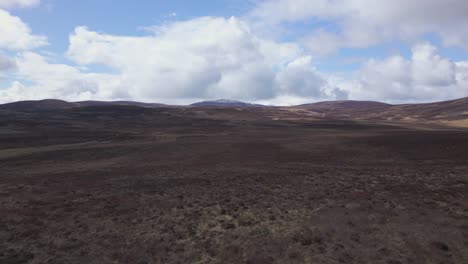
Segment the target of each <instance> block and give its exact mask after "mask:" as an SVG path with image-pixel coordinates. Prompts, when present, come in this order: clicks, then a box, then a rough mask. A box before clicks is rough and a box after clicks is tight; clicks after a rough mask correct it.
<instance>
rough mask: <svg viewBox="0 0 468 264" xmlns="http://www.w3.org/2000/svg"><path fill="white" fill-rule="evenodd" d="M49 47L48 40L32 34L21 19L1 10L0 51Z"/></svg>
mask: <svg viewBox="0 0 468 264" xmlns="http://www.w3.org/2000/svg"><path fill="white" fill-rule="evenodd" d="M44 45H47V38H46V37H44V36H37V35H33V34H32V33H31V29H30V28H29V27H28V25H26V24H25V23H24V22H23V21H21V19H20V18H19V17H16V16H13V15H11V14H10V13H8V12H7V11H5V10H2V9H0V49H1V48H4V49H10V50H28V49H33V48H37V47H41V46H44Z"/></svg>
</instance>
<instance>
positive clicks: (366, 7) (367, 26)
mask: <svg viewBox="0 0 468 264" xmlns="http://www.w3.org/2000/svg"><path fill="white" fill-rule="evenodd" d="M467 11H468V1H465V0H446V1H440V0H412V1H407V0H382V1H374V0H335V1H329V0H267V1H263V2H261V3H260V4H259V5H258V6H257V7H256V8H255V9H254V10H253V11H252V12H251V13H250V14H249V18H250V19H251V20H252V21H253V22H254V23H257V24H261V25H263V26H265V25H266V26H271V25H278V24H281V23H282V22H297V21H304V20H308V19H314V20H316V21H322V22H326V23H327V24H332V25H336V27H337V28H338V30H334V31H333V32H331V31H327V30H326V29H322V30H314V31H313V32H310V35H309V36H308V37H306V38H304V44H305V45H306V46H308V47H310V48H311V50H312V51H313V52H319V53H329V52H330V49H331V47H334V48H339V47H354V48H361V47H368V46H371V45H375V44H379V43H382V42H385V41H392V40H395V39H400V40H409V41H412V40H415V39H417V38H418V37H420V36H422V35H423V34H426V33H434V34H437V35H438V36H439V37H440V38H441V39H442V41H443V43H444V44H445V45H447V46H460V47H464V48H467V49H468V28H467V27H466V25H467V24H468V16H466V13H467ZM268 28H269V27H268ZM323 40H325V41H326V43H328V44H329V45H324V46H323V48H324V49H325V51H321V50H320V49H318V45H320V44H318V43H319V41H323Z"/></svg>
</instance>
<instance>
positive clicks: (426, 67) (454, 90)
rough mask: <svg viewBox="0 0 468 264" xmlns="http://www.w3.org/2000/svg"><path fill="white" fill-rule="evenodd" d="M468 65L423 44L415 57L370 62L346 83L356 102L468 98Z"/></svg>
mask: <svg viewBox="0 0 468 264" xmlns="http://www.w3.org/2000/svg"><path fill="white" fill-rule="evenodd" d="M467 66H468V63H467V62H453V61H451V60H449V59H447V58H444V57H441V56H440V55H439V54H438V50H437V48H436V47H434V46H433V45H431V44H429V43H420V44H417V45H415V46H414V47H413V48H412V56H411V58H410V59H405V58H404V57H402V56H391V57H389V58H387V59H384V60H374V59H372V60H369V61H367V62H366V63H365V65H364V66H363V67H362V69H360V70H359V71H358V73H357V77H356V78H355V79H354V80H344V81H343V83H342V87H346V90H348V91H349V93H350V96H351V97H352V98H354V99H364V100H369V99H373V100H384V101H388V102H411V101H435V100H446V99H453V98H459V97H464V96H468V72H467Z"/></svg>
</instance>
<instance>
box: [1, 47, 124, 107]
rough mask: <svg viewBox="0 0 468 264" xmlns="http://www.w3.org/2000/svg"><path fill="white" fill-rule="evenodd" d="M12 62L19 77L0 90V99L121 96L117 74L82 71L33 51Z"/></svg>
mask: <svg viewBox="0 0 468 264" xmlns="http://www.w3.org/2000/svg"><path fill="white" fill-rule="evenodd" d="M15 65H16V75H17V77H18V80H16V81H14V82H13V83H12V85H11V86H10V87H9V88H7V89H4V90H0V101H2V102H10V101H19V100H28V99H46V98H61V99H67V100H88V99H108V98H121V97H119V95H118V94H117V93H119V92H120V91H121V89H122V87H120V86H119V85H120V79H119V77H118V76H114V75H110V74H96V73H83V72H81V71H79V70H78V69H77V68H75V67H72V66H69V65H66V64H55V63H51V62H49V61H48V60H47V58H45V57H43V56H42V55H39V54H37V53H34V52H22V53H21V54H20V55H18V57H17V58H16V60H15ZM22 80H24V81H23V82H22ZM25 83H28V85H26V84H25ZM29 83H32V84H29Z"/></svg>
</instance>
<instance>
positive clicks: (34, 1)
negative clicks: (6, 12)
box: [0, 0, 41, 9]
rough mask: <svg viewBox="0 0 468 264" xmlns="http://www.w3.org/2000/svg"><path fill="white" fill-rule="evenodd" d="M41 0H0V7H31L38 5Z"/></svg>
mask: <svg viewBox="0 0 468 264" xmlns="http://www.w3.org/2000/svg"><path fill="white" fill-rule="evenodd" d="M40 2H41V0H0V8H6V9H8V8H14V7H20V8H25V7H33V6H37V5H39V3H40Z"/></svg>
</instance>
